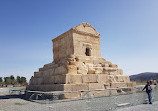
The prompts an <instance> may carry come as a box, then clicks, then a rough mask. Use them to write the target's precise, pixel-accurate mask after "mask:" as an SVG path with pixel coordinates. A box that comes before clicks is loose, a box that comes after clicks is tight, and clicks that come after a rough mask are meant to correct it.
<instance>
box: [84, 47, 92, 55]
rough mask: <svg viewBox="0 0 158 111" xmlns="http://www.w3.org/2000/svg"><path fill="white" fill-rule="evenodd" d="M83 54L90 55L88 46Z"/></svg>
mask: <svg viewBox="0 0 158 111" xmlns="http://www.w3.org/2000/svg"><path fill="white" fill-rule="evenodd" d="M85 54H86V56H91V50H90V49H89V48H86V52H85Z"/></svg>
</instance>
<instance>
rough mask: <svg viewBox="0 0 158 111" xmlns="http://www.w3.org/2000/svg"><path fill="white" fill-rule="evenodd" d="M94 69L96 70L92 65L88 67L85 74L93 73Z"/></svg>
mask: <svg viewBox="0 0 158 111" xmlns="http://www.w3.org/2000/svg"><path fill="white" fill-rule="evenodd" d="M95 71H96V70H95V68H94V67H89V68H88V72H87V74H95Z"/></svg>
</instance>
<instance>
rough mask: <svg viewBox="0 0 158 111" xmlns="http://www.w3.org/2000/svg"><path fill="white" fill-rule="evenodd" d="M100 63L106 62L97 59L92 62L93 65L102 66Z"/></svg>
mask: <svg viewBox="0 0 158 111" xmlns="http://www.w3.org/2000/svg"><path fill="white" fill-rule="evenodd" d="M102 63H106V61H105V60H99V59H97V60H93V64H102Z"/></svg>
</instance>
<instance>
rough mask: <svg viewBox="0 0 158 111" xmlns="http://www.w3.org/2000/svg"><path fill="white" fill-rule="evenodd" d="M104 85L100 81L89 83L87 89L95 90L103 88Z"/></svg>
mask: <svg viewBox="0 0 158 111" xmlns="http://www.w3.org/2000/svg"><path fill="white" fill-rule="evenodd" d="M104 88H105V87H104V85H103V84H101V83H89V90H97V89H104Z"/></svg>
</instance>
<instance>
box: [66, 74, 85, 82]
mask: <svg viewBox="0 0 158 111" xmlns="http://www.w3.org/2000/svg"><path fill="white" fill-rule="evenodd" d="M66 83H67V84H82V75H80V74H73V75H66Z"/></svg>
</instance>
